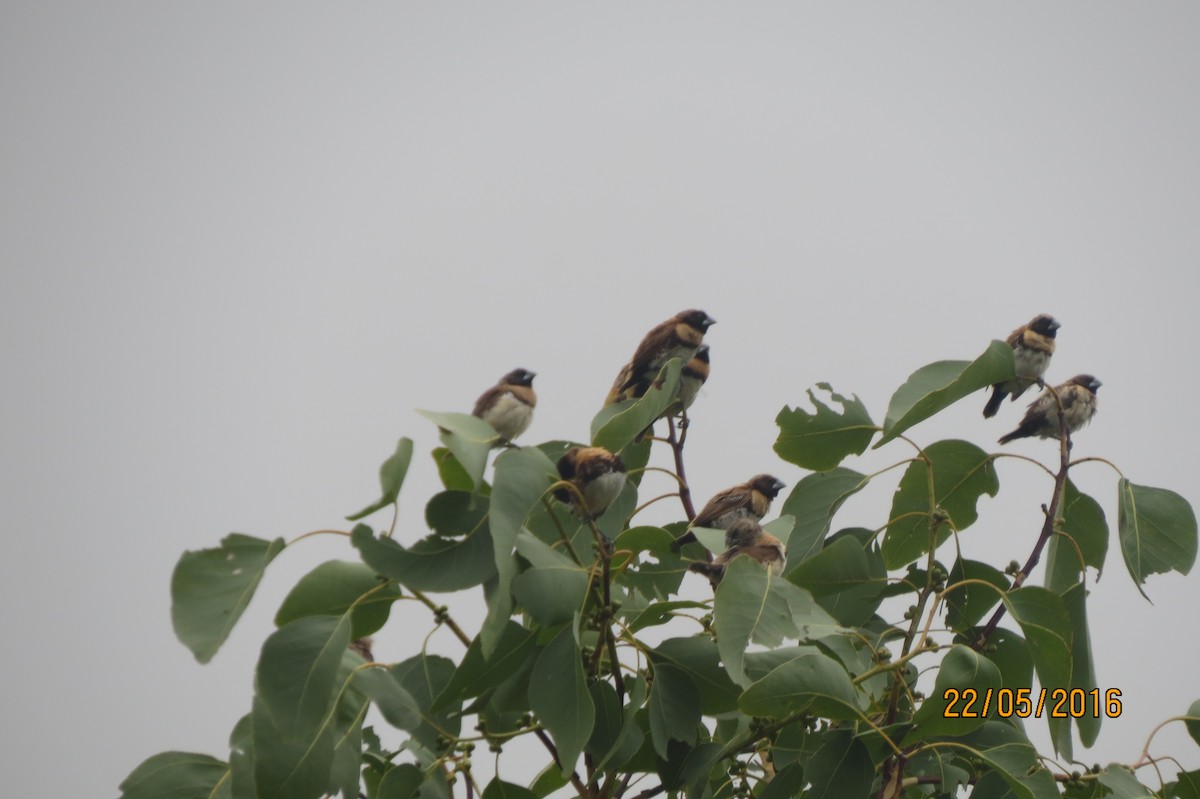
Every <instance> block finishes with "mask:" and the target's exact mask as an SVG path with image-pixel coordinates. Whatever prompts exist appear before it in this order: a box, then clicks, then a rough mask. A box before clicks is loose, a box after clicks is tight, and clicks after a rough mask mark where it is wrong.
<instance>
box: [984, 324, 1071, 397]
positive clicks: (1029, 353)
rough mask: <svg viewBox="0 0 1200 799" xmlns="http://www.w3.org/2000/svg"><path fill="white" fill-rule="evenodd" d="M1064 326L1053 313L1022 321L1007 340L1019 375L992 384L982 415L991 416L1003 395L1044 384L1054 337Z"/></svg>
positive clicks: (1021, 392) (1022, 392)
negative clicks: (1023, 322)
mask: <svg viewBox="0 0 1200 799" xmlns="http://www.w3.org/2000/svg"><path fill="white" fill-rule="evenodd" d="M1060 327H1062V325H1060V324H1059V323H1058V320H1056V319H1055V318H1054V317H1053V316H1050V315H1049V314H1038V315H1037V316H1035V317H1033V319H1031V320H1030V321H1029V323H1028V324H1025V325H1021V326H1020V327H1018V328H1017V329H1016V330H1014V331H1013V332H1012V333H1011V334H1009V336H1008V338H1007V339H1005V341H1007V342H1008V345H1009V346H1010V347H1012V348H1013V363H1014V365H1015V366H1016V368H1017V369H1016V371H1017V376H1016V377H1014V378H1013V379H1012V380H1006V381H1004V382H1003V383H996V384H995V385H993V386H992V396H991V397H990V398H989V399H988V401H987V404H986V405H984V406H983V418H985V419H990V418H991V417H993V416H995V415H996V411H998V410H1000V403H1002V402H1004V398H1005V397H1007V396H1009V395H1010V394H1011V395H1012V398H1013V400H1016V398H1017V397H1019V396H1021V395H1022V394H1024V393H1025V389H1027V388H1029V387H1030V386H1032V385H1033V384H1034V383H1037V384H1038V385H1042V376H1043V375H1045V374H1046V369H1047V368H1048V367H1049V366H1050V358H1051V356H1053V355H1054V339H1055V337H1057V335H1058V329H1059V328H1060Z"/></svg>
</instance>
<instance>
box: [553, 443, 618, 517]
mask: <svg viewBox="0 0 1200 799" xmlns="http://www.w3.org/2000/svg"><path fill="white" fill-rule="evenodd" d="M558 475H559V477H561V478H562V479H563V480H566V481H567V482H570V483H571V484H573V485H574V486H575V487H576V488H577V489H579V493H580V494H582V495H583V504H582V505H580V502H579V497H578V496H577V495H576V494H575V492H574V491H571V490H570V489H569V488H565V487H562V488H556V489H555V490H554V496H555V498H556V499H558V500H559V501H560V502H565V503H567V504H568V505H570V506H571V510H573V511H574V512H575V514H576V515H577V516H579V517H581V518H583V519H589V520H592V519H598V518H599V517H600V516H602V515H604V512H605V511H606V510H608V506H609V505H611V504H612V503H613V501H614V500H616V498H617V497H618V496H619V495H620V493H621V489H622V488H624V487H625V464H624V463H623V462H622V461H621V458H620V456H618V455H614V454H612V453H611V452H609V451H608V450H607V449H605V448H604V447H571V448H570V449H569V450H567V451H566V453H565V454H563V456H562V457H561V458H559V459H558Z"/></svg>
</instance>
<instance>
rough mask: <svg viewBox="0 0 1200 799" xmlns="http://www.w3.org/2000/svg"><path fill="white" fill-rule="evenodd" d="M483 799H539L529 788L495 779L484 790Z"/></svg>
mask: <svg viewBox="0 0 1200 799" xmlns="http://www.w3.org/2000/svg"><path fill="white" fill-rule="evenodd" d="M483 799H537V794H536V793H534V792H533V791H531V790H529V789H528V788H524V787H522V786H520V785H513V784H512V783H511V782H504V781H502V780H501V779H500V778H499V777H494V778H493V779H492V781H491V782H489V783H488V785H487V787H486V788H484V789H483Z"/></svg>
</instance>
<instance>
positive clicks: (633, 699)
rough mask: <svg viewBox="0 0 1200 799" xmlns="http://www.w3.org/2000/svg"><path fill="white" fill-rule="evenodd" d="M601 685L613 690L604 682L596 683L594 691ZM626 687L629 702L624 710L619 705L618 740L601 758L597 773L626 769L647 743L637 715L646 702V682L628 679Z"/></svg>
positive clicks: (614, 696) (642, 679)
mask: <svg viewBox="0 0 1200 799" xmlns="http://www.w3.org/2000/svg"><path fill="white" fill-rule="evenodd" d="M600 685H603V686H605V687H606V688H609V689H610V690H611V686H609V684H608V683H604V682H597V683H595V685H593V686H592V687H593V690H594V689H595V688H596V686H600ZM625 687H626V688H627V689H628V691H629V701H628V702H627V703H626V704H625V707H624V708H623V709H622V708H621V707H620V706H619V705H618V707H617V709H618V710H619V711H620V712H621V720H620V724H621V726H620V728H619V729H620V731H619V733H618V734H617V737H616V740H614V741H613V743H612V746H611V747H609V749H608V750H607V751H606V752H605V753H604V756H603V757H601V758H600V762H599V763H597V764H596V771H604V770H605V768H606V767H607V768H608V769H609V770H610V771H611V770H613V769H619V768H626V767H627V764H628V763H629V761H630V759H631V758H633V757H634V756H635V755H636V754H637V753H638V751H639V750H640V749H641V748H642V744H643V743H645V740H646V735H645V733H643V732H642V728H641V726H640V725H639V724H638V721H637V715H638V711H639V708H641V706H642V703H643V702H645V701H646V680H645V678H644V677H641V676H635V677H626V679H625ZM613 699H614V700H615V699H616V692H615V691H613ZM647 723H648V722H647ZM593 739H594V736H593ZM590 743H591V742H589V744H590Z"/></svg>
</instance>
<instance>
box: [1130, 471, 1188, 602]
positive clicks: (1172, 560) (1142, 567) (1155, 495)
mask: <svg viewBox="0 0 1200 799" xmlns="http://www.w3.org/2000/svg"><path fill="white" fill-rule="evenodd" d="M1117 492H1118V494H1119V496H1118V503H1117V529H1118V531H1119V535H1120V538H1121V554H1122V555H1124V556H1125V566H1126V567H1127V568H1128V569H1129V575H1130V576H1131V577H1133V582H1134V584H1135V585H1137V589H1138V591H1141V594H1142V596H1146V592H1145V591H1142V586H1143V585H1144V584H1145V582H1146V578H1147V577H1148V576H1149V575H1151V574H1161V573H1163V572H1168V571H1171V570H1172V569H1173V570H1175V571H1177V572H1179V573H1180V574H1187V573H1188V572H1189V571H1191V569H1192V564H1193V563H1195V562H1196V514H1195V512H1194V511H1193V510H1192V506H1191V505H1190V504H1189V503H1188V501H1187V500H1186V499H1184V498H1183V497H1181V496H1179V494H1176V493H1175V492H1174V491H1170V490H1168V489H1165V488H1152V487H1150V486H1142V485H1137V484H1136V483H1131V482H1129V481H1128V480H1126V479H1125V478H1121V481H1120V483H1118V485H1117Z"/></svg>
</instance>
